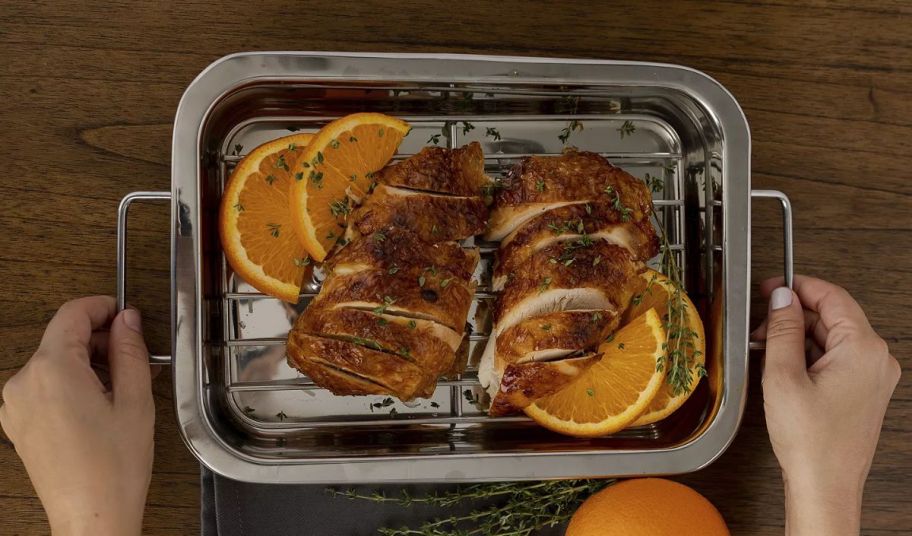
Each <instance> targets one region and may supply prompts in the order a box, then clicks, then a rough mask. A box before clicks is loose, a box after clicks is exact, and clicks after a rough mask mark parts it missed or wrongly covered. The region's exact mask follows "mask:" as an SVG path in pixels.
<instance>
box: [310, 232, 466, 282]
mask: <svg viewBox="0 0 912 536" xmlns="http://www.w3.org/2000/svg"><path fill="white" fill-rule="evenodd" d="M478 260H479V254H478V248H463V247H462V246H460V245H459V244H457V243H456V242H452V241H449V242H438V243H435V244H427V243H424V242H422V241H421V240H420V239H419V238H418V236H417V235H415V234H414V233H412V232H411V231H409V230H408V229H404V228H402V227H395V226H390V227H385V228H382V229H379V230H377V231H375V232H373V233H372V234H371V235H369V236H366V237H358V239H357V240H353V241H352V242H351V243H349V244H348V245H346V246H345V247H343V248H342V249H341V250H339V252H338V253H336V254H335V255H333V256H332V257H330V259H329V260H328V261H327V262H326V263H324V268H325V269H327V271H328V272H330V273H335V274H340V275H344V274H346V273H355V272H360V271H362V270H365V269H368V268H385V269H387V270H392V271H393V272H395V271H398V270H400V269H404V268H407V267H409V266H418V267H421V268H426V267H429V266H439V267H441V268H444V267H445V268H446V269H447V270H448V271H450V272H452V273H453V274H455V275H456V276H458V277H460V278H462V279H464V280H468V279H469V278H471V277H472V274H473V273H474V272H475V267H476V266H477V265H478Z"/></svg>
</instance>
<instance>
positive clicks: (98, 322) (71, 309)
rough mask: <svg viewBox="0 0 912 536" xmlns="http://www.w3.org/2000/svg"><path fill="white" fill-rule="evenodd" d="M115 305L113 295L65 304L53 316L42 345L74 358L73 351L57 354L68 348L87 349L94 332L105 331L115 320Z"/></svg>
mask: <svg viewBox="0 0 912 536" xmlns="http://www.w3.org/2000/svg"><path fill="white" fill-rule="evenodd" d="M115 310H116V304H115V302H114V298H112V297H110V296H90V297H87V298H79V299H78V300H72V301H68V302H66V303H64V304H63V305H62V306H60V309H58V310H57V313H55V314H54V317H53V318H52V319H51V321H50V322H49V323H48V325H47V328H45V330H44V336H43V337H42V338H41V346H42V347H45V348H48V349H50V350H51V351H52V353H55V354H60V355H71V354H72V352H54V350H60V349H61V348H63V347H66V346H69V345H76V346H84V347H86V348H88V346H89V343H90V342H91V337H92V332H93V331H95V330H99V329H102V328H103V327H105V326H106V325H107V324H108V323H109V322H110V321H111V318H113V317H114V312H115Z"/></svg>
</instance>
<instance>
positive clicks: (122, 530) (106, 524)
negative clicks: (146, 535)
mask: <svg viewBox="0 0 912 536" xmlns="http://www.w3.org/2000/svg"><path fill="white" fill-rule="evenodd" d="M48 522H49V524H50V526H51V534H53V536H89V535H92V536H109V535H110V536H120V535H124V536H131V535H137V536H138V535H140V534H142V512H139V513H138V514H135V515H133V514H130V513H128V512H80V513H78V514H75V515H69V516H51V515H49V516H48Z"/></svg>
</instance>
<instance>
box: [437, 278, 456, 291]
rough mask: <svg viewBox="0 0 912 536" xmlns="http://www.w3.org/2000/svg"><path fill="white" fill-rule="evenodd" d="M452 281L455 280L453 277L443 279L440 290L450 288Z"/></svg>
mask: <svg viewBox="0 0 912 536" xmlns="http://www.w3.org/2000/svg"><path fill="white" fill-rule="evenodd" d="M452 279H453V278H452V277H448V278H446V279H441V280H440V288H447V286H449V284H450V281H451V280H452Z"/></svg>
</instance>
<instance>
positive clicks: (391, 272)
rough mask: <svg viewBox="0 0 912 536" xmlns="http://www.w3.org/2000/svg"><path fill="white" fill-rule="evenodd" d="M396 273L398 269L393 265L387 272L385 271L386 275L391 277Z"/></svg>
mask: <svg viewBox="0 0 912 536" xmlns="http://www.w3.org/2000/svg"><path fill="white" fill-rule="evenodd" d="M398 271H399V267H398V266H396V265H395V264H394V265H392V266H390V267H389V270H387V271H386V273H388V274H389V275H393V274H395V273H396V272H398Z"/></svg>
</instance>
